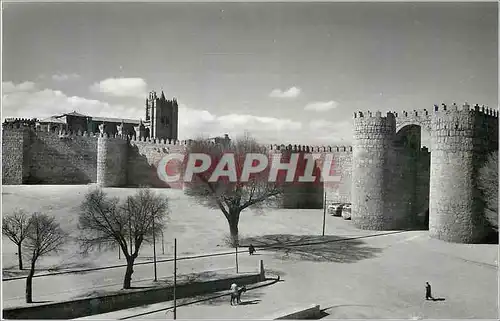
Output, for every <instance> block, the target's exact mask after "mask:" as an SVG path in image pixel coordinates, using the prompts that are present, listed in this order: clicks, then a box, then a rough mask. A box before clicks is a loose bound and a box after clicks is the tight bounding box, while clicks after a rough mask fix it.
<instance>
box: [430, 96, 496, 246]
mask: <svg viewBox="0 0 500 321" xmlns="http://www.w3.org/2000/svg"><path fill="white" fill-rule="evenodd" d="M442 108H443V110H439V111H436V113H435V116H434V118H433V120H432V131H431V141H432V152H431V177H430V204H429V207H430V208H429V233H430V236H431V237H433V238H437V239H440V240H444V241H448V242H456V243H478V242H482V241H484V238H485V237H486V234H487V232H488V229H487V225H486V220H485V216H484V204H483V202H482V201H481V199H482V197H481V196H480V192H479V190H478V188H477V177H478V170H479V168H480V167H481V166H482V165H483V164H484V162H485V160H486V157H487V155H488V151H489V149H491V147H490V146H488V145H489V144H488V139H493V137H491V138H489V137H488V136H489V135H490V134H489V131H491V130H492V128H489V127H492V126H489V125H491V124H490V123H491V117H492V116H490V115H488V111H483V112H482V111H480V110H479V107H476V109H475V110H470V108H469V106H468V105H465V106H464V108H462V109H461V110H459V109H458V107H457V106H456V105H455V106H452V107H451V110H446V106H443V107H442ZM436 109H437V108H436ZM495 125H496V127H498V121H497V122H496V124H494V125H493V126H495Z"/></svg>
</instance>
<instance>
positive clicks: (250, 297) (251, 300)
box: [192, 290, 264, 306]
mask: <svg viewBox="0 0 500 321" xmlns="http://www.w3.org/2000/svg"><path fill="white" fill-rule="evenodd" d="M263 295H264V294H263V292H261V291H258V290H249V291H247V292H245V293H242V294H241V303H240V305H255V304H259V302H260V301H261V299H260V298H262V296H263ZM205 297H206V296H199V297H195V298H192V300H194V301H196V300H201V299H203V298H205ZM230 301H231V296H230V295H224V296H219V297H215V298H213V299H208V300H204V301H202V302H200V303H198V304H201V305H211V306H214V305H230Z"/></svg>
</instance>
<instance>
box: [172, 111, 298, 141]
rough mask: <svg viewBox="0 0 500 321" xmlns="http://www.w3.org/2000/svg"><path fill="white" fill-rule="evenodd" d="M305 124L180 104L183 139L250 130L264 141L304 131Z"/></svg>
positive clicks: (236, 133)
mask: <svg viewBox="0 0 500 321" xmlns="http://www.w3.org/2000/svg"><path fill="white" fill-rule="evenodd" d="M301 128H302V124H301V123H300V122H297V121H293V120H290V119H280V118H274V117H260V116H254V115H245V114H227V115H221V116H217V115H214V114H212V113H210V112H209V111H206V110H198V109H191V108H189V107H187V106H185V105H181V106H179V136H180V137H182V139H187V138H193V137H198V136H200V135H202V136H210V137H213V136H219V135H223V134H226V133H227V134H229V135H230V136H233V137H234V136H238V135H242V134H244V133H245V132H250V133H251V134H252V136H254V137H255V138H257V139H259V140H262V141H269V140H275V139H284V138H285V137H287V136H289V135H290V133H293V132H297V131H300V129H301Z"/></svg>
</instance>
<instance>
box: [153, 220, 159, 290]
mask: <svg viewBox="0 0 500 321" xmlns="http://www.w3.org/2000/svg"><path fill="white" fill-rule="evenodd" d="M153 265H154V271H155V282H156V281H158V279H157V276H156V239H155V218H154V216H153Z"/></svg>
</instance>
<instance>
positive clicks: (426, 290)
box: [425, 282, 434, 300]
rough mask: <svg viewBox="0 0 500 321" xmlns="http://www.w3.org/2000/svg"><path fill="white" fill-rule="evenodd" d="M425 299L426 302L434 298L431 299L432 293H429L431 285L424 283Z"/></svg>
mask: <svg viewBox="0 0 500 321" xmlns="http://www.w3.org/2000/svg"><path fill="white" fill-rule="evenodd" d="M425 299H426V300H429V299H431V300H434V298H433V297H432V292H431V285H430V284H429V282H425Z"/></svg>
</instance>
